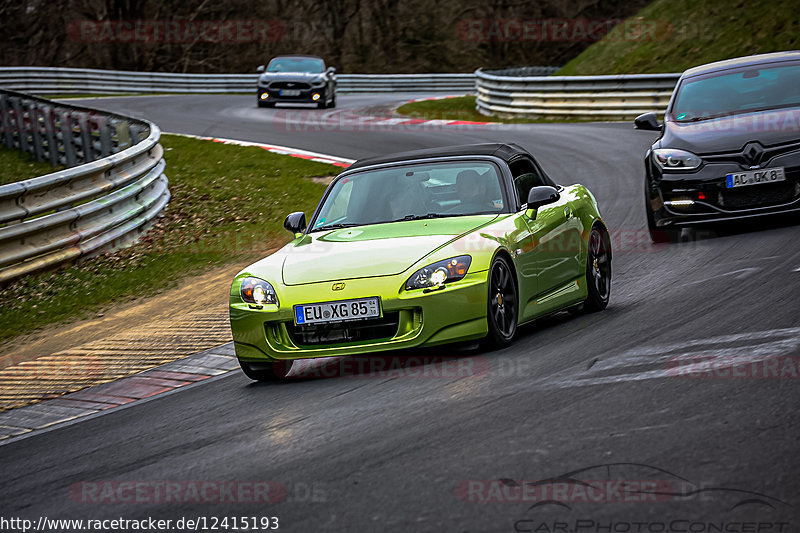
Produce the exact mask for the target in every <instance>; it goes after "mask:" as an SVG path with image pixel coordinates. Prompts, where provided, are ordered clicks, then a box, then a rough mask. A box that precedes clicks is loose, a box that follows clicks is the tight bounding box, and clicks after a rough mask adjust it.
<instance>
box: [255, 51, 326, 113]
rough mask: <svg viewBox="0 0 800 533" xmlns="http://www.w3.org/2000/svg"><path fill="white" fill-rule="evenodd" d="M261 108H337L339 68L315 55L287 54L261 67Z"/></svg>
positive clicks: (259, 104) (259, 86) (259, 89)
mask: <svg viewBox="0 0 800 533" xmlns="http://www.w3.org/2000/svg"><path fill="white" fill-rule="evenodd" d="M258 72H259V73H260V76H259V77H258V89H257V96H258V106H259V107H274V106H275V104H277V103H293V104H317V107H319V108H325V107H334V106H335V105H336V69H335V68H333V67H327V66H326V65H325V61H324V60H323V59H322V58H319V57H316V56H300V55H287V56H278V57H275V58H273V59H272V60H271V61H270V62H269V64H268V65H267V66H266V67H264V65H260V66H259V67H258Z"/></svg>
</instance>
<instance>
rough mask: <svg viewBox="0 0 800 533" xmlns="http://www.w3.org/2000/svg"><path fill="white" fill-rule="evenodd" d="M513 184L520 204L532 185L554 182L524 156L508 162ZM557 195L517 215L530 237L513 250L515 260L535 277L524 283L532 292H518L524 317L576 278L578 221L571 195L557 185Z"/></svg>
mask: <svg viewBox="0 0 800 533" xmlns="http://www.w3.org/2000/svg"><path fill="white" fill-rule="evenodd" d="M509 168H510V170H511V174H512V177H513V179H514V188H515V189H516V193H517V196H518V198H519V201H520V204H524V203H525V202H526V200H527V198H528V193H529V192H530V190H531V188H533V187H537V186H542V185H550V186H552V185H554V184H553V183H552V181H551V180H550V179H549V178H547V177H546V176H545V175H544V173H543V172H542V171H541V169H540V168H539V167H538V165H536V163H535V162H534V161H532V160H531V159H529V158H527V157H523V158H519V159H517V160H516V161H512V162H511V163H510V164H509ZM560 192H561V196H560V198H559V199H558V200H557V201H555V202H554V203H552V204H548V205H545V206H542V207H540V208H539V209H538V210H535V211H534V210H525V212H524V214H522V216H521V217H520V219H521V221H522V223H524V224H525V225H526V227H527V230H528V232H527V233H528V235H529V237H528V238H527V239H525V240H524V241H523V242H522V246H521V247H520V248H519V249H518V250H517V251H516V253H517V261H516V262H517V264H518V265H519V269H520V274H521V276H522V277H523V278H531V277H534V278H535V280H536V281H535V283H527V284H526V285H527V286H528V287H529V288H530V290H531V291H532V292H530V293H529V294H520V300H521V302H527V304H526V305H525V307H524V308H522V309H521V310H520V315H521V318H522V319H523V320H526V319H529V318H532V317H533V316H535V315H536V314H537V313H538V312H539V310H540V308H541V306H540V305H538V304H537V302H538V301H539V300H540V299H542V298H547V297H548V295H550V294H551V293H554V292H557V291H558V290H559V289H561V288H562V287H564V286H566V285H567V284H568V283H569V282H570V281H572V280H574V279H575V278H577V276H578V274H577V273H576V269H575V261H574V257H575V255H576V253H577V254H579V253H580V231H579V229H578V227H579V224H577V223H576V221H575V218H576V217H575V216H574V214H573V212H572V204H571V197H570V195H569V194H568V193H567V191H566V190H565V189H564V188H560Z"/></svg>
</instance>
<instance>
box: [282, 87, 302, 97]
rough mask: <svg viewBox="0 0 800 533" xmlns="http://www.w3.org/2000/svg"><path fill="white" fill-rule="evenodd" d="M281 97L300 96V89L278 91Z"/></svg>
mask: <svg viewBox="0 0 800 533" xmlns="http://www.w3.org/2000/svg"><path fill="white" fill-rule="evenodd" d="M278 94H279V95H281V96H300V89H282V90H280V91H278Z"/></svg>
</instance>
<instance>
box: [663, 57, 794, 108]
mask: <svg viewBox="0 0 800 533" xmlns="http://www.w3.org/2000/svg"><path fill="white" fill-rule="evenodd" d="M798 87H800V63H788V64H785V65H782V66H778V67H776V66H770V67H762V68H759V67H758V66H753V67H746V68H743V69H741V70H737V71H734V72H729V71H728V72H726V73H725V74H719V73H715V74H712V75H709V76H702V77H699V78H698V79H696V80H690V81H684V82H683V83H682V84H681V87H680V89H679V91H678V94H677V95H676V97H675V104H674V105H673V107H672V118H673V119H674V120H676V121H677V122H697V121H699V120H706V119H710V118H716V117H721V116H725V115H731V114H736V113H751V112H754V111H766V110H769V109H780V108H784V107H794V106H800V91H798Z"/></svg>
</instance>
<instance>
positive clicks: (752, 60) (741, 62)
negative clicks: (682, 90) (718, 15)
mask: <svg viewBox="0 0 800 533" xmlns="http://www.w3.org/2000/svg"><path fill="white" fill-rule="evenodd" d="M793 60H800V51H798V50H792V51H788V52H774V53H772V54H758V55H752V56H745V57H737V58H734V59H726V60H725V61H716V62H714V63H708V64H707V65H700V66H698V67H693V68H690V69H689V70H687V71H686V72H684V73H683V77H684V78H687V77H689V76H699V75H701V74H708V73H709V72H717V71H720V70H729V69H733V68H740V67H749V66H751V65H766V64H768V63H777V62H779V61H793Z"/></svg>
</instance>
